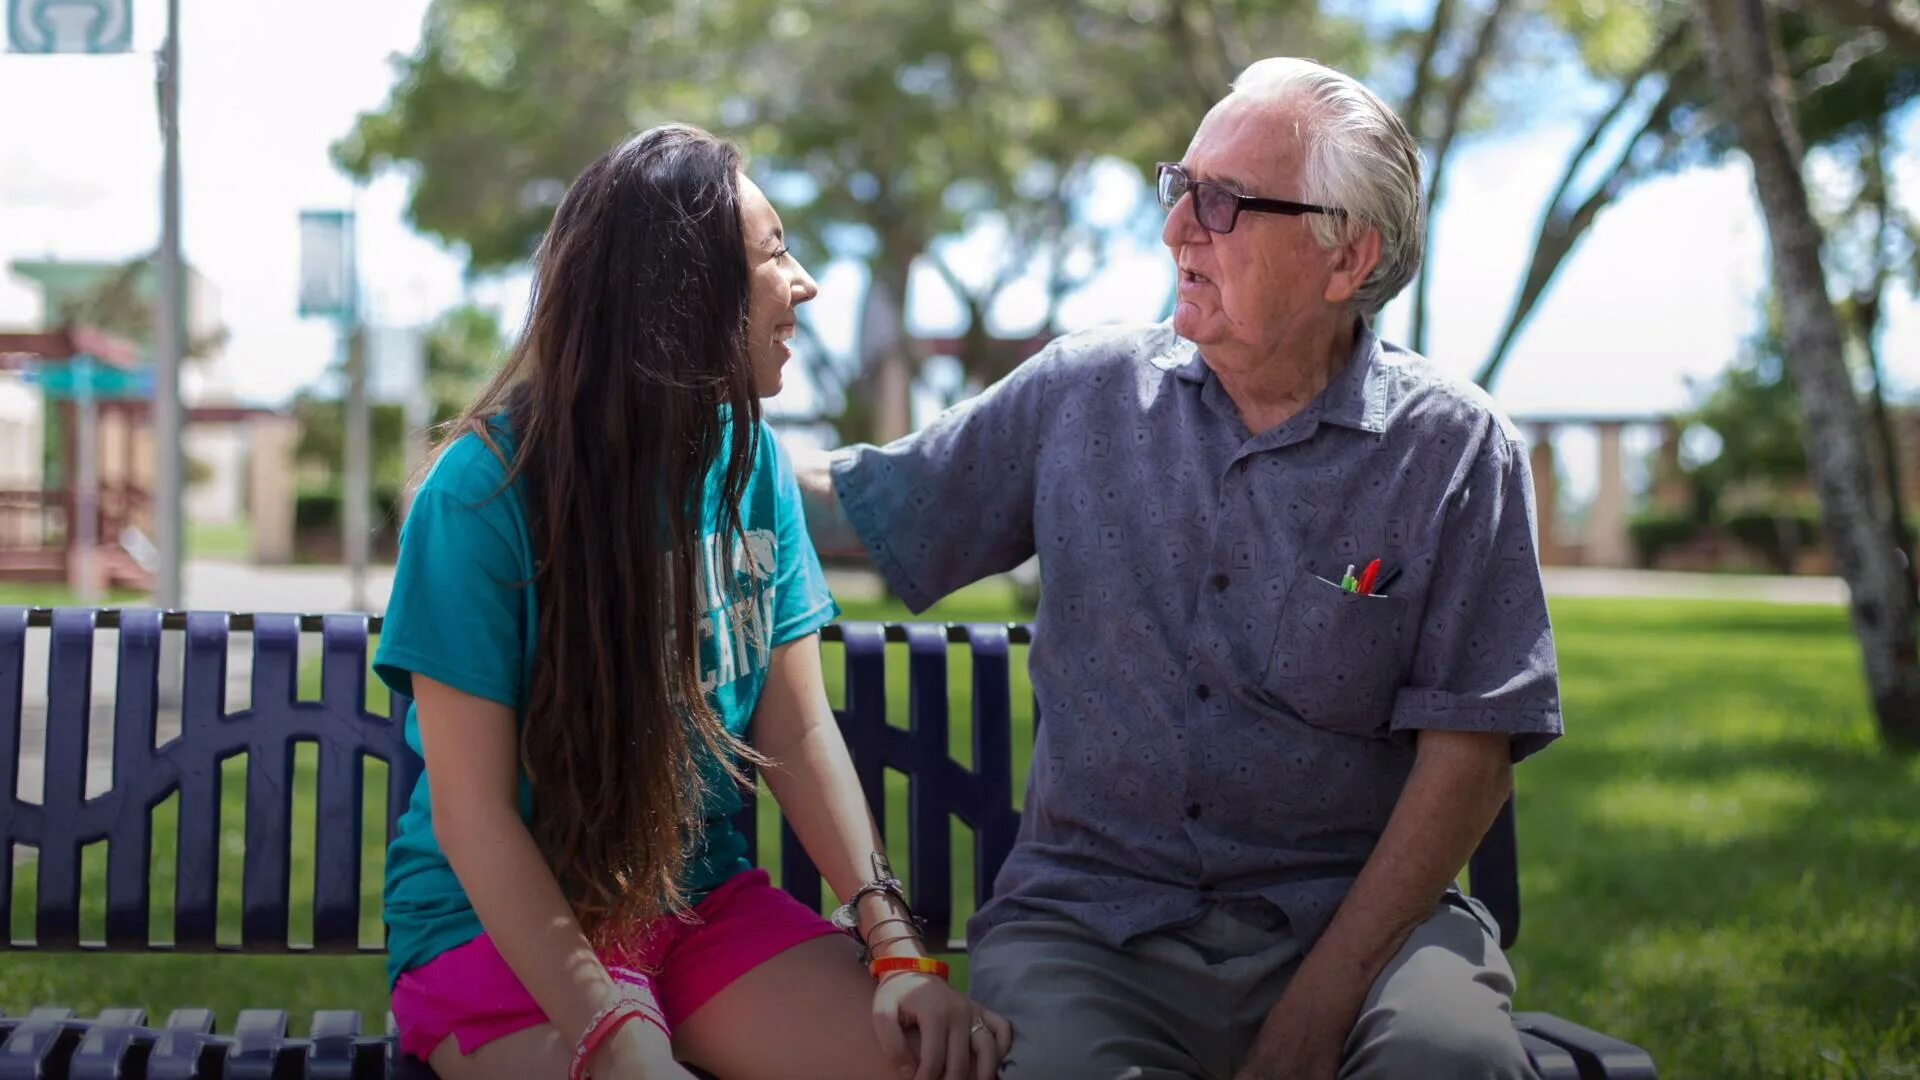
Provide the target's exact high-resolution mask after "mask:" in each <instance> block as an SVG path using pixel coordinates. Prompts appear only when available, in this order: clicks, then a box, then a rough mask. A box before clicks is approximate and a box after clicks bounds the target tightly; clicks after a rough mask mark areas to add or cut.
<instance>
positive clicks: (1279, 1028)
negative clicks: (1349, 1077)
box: [1234, 962, 1369, 1080]
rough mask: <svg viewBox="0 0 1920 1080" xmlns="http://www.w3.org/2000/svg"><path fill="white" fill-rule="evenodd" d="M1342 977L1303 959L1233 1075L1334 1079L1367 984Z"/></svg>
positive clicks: (1252, 1079)
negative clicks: (1326, 973)
mask: <svg viewBox="0 0 1920 1080" xmlns="http://www.w3.org/2000/svg"><path fill="white" fill-rule="evenodd" d="M1341 983H1342V980H1337V979H1334V978H1332V977H1329V976H1324V975H1321V974H1319V973H1318V972H1317V971H1316V970H1315V969H1314V967H1313V965H1312V964H1311V962H1307V963H1302V964H1301V965H1300V970H1299V971H1298V972H1297V973H1296V974H1295V975H1294V977H1293V980H1292V981H1291V982H1289V983H1288V984H1287V992H1286V993H1284V994H1282V995H1281V996H1280V1000H1279V1002H1278V1003H1276V1004H1275V1005H1274V1007H1273V1011H1272V1012H1269V1013H1268V1014H1267V1019H1266V1022H1265V1023H1263V1024H1261V1025H1260V1035H1259V1037H1258V1038H1256V1039H1255V1040H1254V1043H1253V1052H1252V1053H1251V1054H1250V1055H1249V1056H1248V1057H1247V1061H1246V1064H1244V1065H1242V1066H1241V1067H1240V1071H1239V1072H1238V1073H1236V1074H1235V1075H1234V1080H1334V1076H1335V1075H1336V1074H1337V1073H1339V1071H1340V1062H1341V1059H1342V1058H1343V1057H1344V1055H1345V1053H1346V1046H1347V1035H1348V1034H1349V1033H1350V1032H1352V1030H1353V1024H1354V1021H1355V1020H1357V1019H1358V1018H1359V1016H1360V1007H1361V1006H1362V1005H1363V1004H1365V1003H1366V1000H1367V991H1368V989H1369V987H1368V986H1366V985H1364V984H1362V985H1359V986H1354V985H1342V984H1341Z"/></svg>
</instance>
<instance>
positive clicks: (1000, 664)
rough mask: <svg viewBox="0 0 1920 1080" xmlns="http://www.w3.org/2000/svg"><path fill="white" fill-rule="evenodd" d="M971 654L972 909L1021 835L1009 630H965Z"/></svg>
mask: <svg viewBox="0 0 1920 1080" xmlns="http://www.w3.org/2000/svg"><path fill="white" fill-rule="evenodd" d="M966 630H967V643H968V646H969V647H970V648H971V649H972V650H973V693H972V695H971V700H972V708H973V772H974V783H975V784H976V785H977V786H976V788H975V794H976V796H977V797H976V798H975V799H974V800H973V806H972V808H971V814H970V816H969V820H970V821H971V822H972V825H973V905H974V910H975V911H978V910H979V909H980V908H981V906H983V905H984V904H986V902H987V899H988V897H989V896H991V895H992V891H993V882H994V879H995V878H997V877H999V876H1000V865H1001V864H1002V863H1004V862H1005V861H1006V859H1007V852H1008V851H1009V850H1011V849H1012V847H1013V839H1014V836H1015V834H1017V833H1018V832H1019V831H1020V815H1019V813H1018V812H1016V811H1015V810H1014V808H1013V674H1012V668H1013V665H1012V659H1011V651H1010V649H1009V648H1008V639H1007V628H1006V627H1004V626H998V625H990V624H977V625H972V626H968V627H967V628H966Z"/></svg>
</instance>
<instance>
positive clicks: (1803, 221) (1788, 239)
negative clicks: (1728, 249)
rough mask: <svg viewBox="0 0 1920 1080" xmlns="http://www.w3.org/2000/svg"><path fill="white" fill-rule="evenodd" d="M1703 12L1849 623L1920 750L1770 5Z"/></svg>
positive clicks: (1749, 2) (1884, 713)
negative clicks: (1765, 249)
mask: <svg viewBox="0 0 1920 1080" xmlns="http://www.w3.org/2000/svg"><path fill="white" fill-rule="evenodd" d="M1698 5H1699V12H1700V15H1701V19H1700V30H1701V35H1702V37H1703V38H1704V39H1705V43H1706V46H1707V53H1708V58H1709V62H1710V63H1711V64H1712V65H1713V68H1714V71H1715V74H1716V77H1717V78H1716V81H1717V83H1718V85H1719V86H1720V87H1721V88H1722V90H1723V92H1724V94H1725V97H1724V98H1723V101H1724V102H1725V106H1726V110H1727V112H1728V113H1729V114H1730V117H1731V119H1732V120H1733V123H1734V126H1735V128H1736V130H1737V131H1738V134H1739V137H1740V144H1741V146H1742V148H1743V149H1745V150H1746V153H1747V157H1748V158H1749V159H1750V160H1751V161H1752V163H1753V177H1754V186H1755V188H1756V189H1757V191H1758V193H1759V199H1760V206H1761V209H1762V211H1763V212H1764V214H1765V217H1766V221H1767V236H1768V240H1769V243H1770V246H1771V248H1772V255H1773V279H1774V290H1775V292H1776V294H1777V295H1778V296H1779V298H1780V305H1781V311H1782V314H1783V317H1784V326H1785V331H1786V339H1787V351H1786V358H1787V365H1788V369H1789V370H1790V371H1791V373H1792V375H1793V381H1794V387H1795V390H1796V391H1797V395H1798V397H1799V401H1800V415H1801V419H1802V421H1803V423H1804V425H1805V429H1806V440H1807V462H1808V465H1809V467H1810V468H1811V470H1812V472H1813V479H1814V486H1815V489H1816V490H1817V491H1818V493H1819V496H1820V509H1821V515H1822V519H1823V521H1824V522H1825V525H1826V532H1827V537H1828V544H1829V546H1830V548H1831V550H1832V552H1833V558H1834V562H1835V564H1836V566H1837V568H1838V570H1839V572H1840V574H1841V575H1842V576H1843V577H1844V578H1845V579H1846V582H1847V587H1848V590H1849V592H1850V594H1851V597H1850V600H1849V604H1848V608H1849V613H1850V615H1851V617H1852V622H1853V630H1854V634H1855V636H1856V637H1857V638H1858V639H1859V641H1860V651H1861V654H1862V660H1863V661H1864V663H1865V667H1866V675H1867V688H1868V691H1869V693H1870V695H1871V697H1872V699H1873V706H1874V712H1875V714H1876V715H1877V717H1878V718H1879V722H1880V732H1881V736H1882V737H1883V738H1884V739H1885V740H1886V741H1887V742H1888V743H1890V744H1893V745H1898V746H1909V747H1920V662H1916V660H1917V657H1916V648H1915V637H1914V605H1913V599H1912V594H1911V593H1910V592H1909V591H1908V589H1907V587H1906V582H1905V580H1904V575H1903V573H1902V572H1901V567H1900V560H1899V557H1898V554H1897V552H1896V551H1895V549H1894V546H1893V545H1892V544H1891V543H1889V542H1888V537H1887V532H1886V529H1885V528H1884V527H1883V525H1882V523H1881V521H1880V520H1879V515H1878V514H1877V513H1875V508H1874V503H1875V500H1874V497H1873V470H1872V468H1871V467H1870V466H1869V463H1868V457H1867V448H1866V441H1865V439H1864V438H1863V436H1862V434H1861V432H1862V423H1861V420H1862V417H1861V415H1860V404H1859V401H1858V400H1857V399H1856V398H1855V397H1854V390H1853V385H1852V382H1851V380H1850V379H1849V377H1848V373H1847V366H1846V358H1845V355H1844V353H1843V347H1842V340H1843V339H1842V336H1841V331H1840V320H1839V317H1838V315H1836V314H1835V312H1834V309H1833V303H1832V301H1831V300H1829V299H1828V297H1827V290H1826V277H1825V273H1824V271H1823V270H1822V267H1821V264H1820V247H1821V243H1822V240H1823V236H1822V234H1821V231H1820V226H1819V225H1818V224H1817V223H1816V222H1815V221H1814V217H1813V212H1812V210H1811V209H1810V207H1809V206H1808V202H1807V190H1806V184H1805V181H1804V179H1803V178H1802V176H1801V172H1800V162H1801V154H1802V147H1801V142H1800V136H1799V132H1798V130H1797V128H1796V127H1795V123H1794V119H1793V111H1792V108H1791V105H1790V101H1789V97H1788V95H1789V94H1790V93H1791V87H1790V84H1789V83H1788V82H1787V80H1786V76H1785V74H1784V72H1785V67H1784V64H1783V63H1782V62H1781V58H1780V46H1779V38H1778V36H1777V31H1776V29H1775V27H1774V24H1773V21H1772V18H1771V13H1770V12H1769V11H1768V9H1767V7H1766V4H1765V3H1764V0H1698Z"/></svg>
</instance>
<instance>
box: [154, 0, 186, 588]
mask: <svg viewBox="0 0 1920 1080" xmlns="http://www.w3.org/2000/svg"><path fill="white" fill-rule="evenodd" d="M160 132H161V139H162V140H163V143H164V146H165V149H164V151H163V153H164V161H165V164H164V166H163V167H162V170H161V181H160V254H159V262H160V306H159V307H158V308H156V309H155V311H154V320H153V330H154V333H153V345H154V370H153V377H154V378H153V382H154V385H153V450H154V459H155V462H156V466H155V472H156V475H155V477H154V480H155V488H156V491H155V498H154V504H153V525H154V532H155V533H157V534H158V535H156V536H155V537H154V546H155V547H157V548H158V549H159V552H160V573H159V578H158V580H157V581H156V583H155V585H156V587H155V590H154V600H155V602H156V603H157V604H158V606H160V607H162V608H177V607H180V606H181V601H182V597H181V581H180V554H181V553H180V549H181V523H180V479H181V477H180V474H181V448H180V442H181V434H182V424H181V409H180V361H181V357H182V356H183V355H184V354H185V352H186V338H187V333H186V322H187V303H186V300H187V297H186V281H185V268H184V266H183V264H182V262H181V259H180V0H167V40H166V42H165V43H164V44H163V45H162V46H161V47H160Z"/></svg>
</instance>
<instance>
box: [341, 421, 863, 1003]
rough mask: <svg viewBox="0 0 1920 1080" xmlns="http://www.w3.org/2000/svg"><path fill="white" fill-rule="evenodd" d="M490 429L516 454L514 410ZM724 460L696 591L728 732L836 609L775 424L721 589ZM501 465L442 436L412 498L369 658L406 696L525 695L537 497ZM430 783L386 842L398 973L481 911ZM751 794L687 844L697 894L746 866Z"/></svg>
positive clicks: (719, 811) (410, 731) (708, 678)
mask: <svg viewBox="0 0 1920 1080" xmlns="http://www.w3.org/2000/svg"><path fill="white" fill-rule="evenodd" d="M493 430H494V433H495V443H496V445H498V446H499V447H500V449H501V450H502V452H504V453H506V454H507V455H509V456H511V455H512V453H513V442H512V439H511V436H510V434H509V433H508V432H507V431H506V429H505V426H504V422H496V423H495V424H494V427H493ZM723 445H724V443H723ZM722 469H723V463H716V464H715V467H714V468H713V469H712V470H710V471H709V473H708V475H707V496H706V500H705V504H706V510H707V513H706V520H705V521H704V522H703V523H702V525H701V533H702V540H701V552H702V556H701V565H702V566H704V567H706V568H708V569H707V578H706V581H705V583H704V584H703V587H702V589H701V597H702V604H703V605H704V607H705V608H706V614H705V615H704V616H703V618H702V619H701V624H700V625H701V660H700V664H701V669H700V683H701V686H702V687H703V688H705V689H706V690H707V694H708V698H709V700H710V701H711V702H712V704H713V707H714V709H715V711H716V712H717V713H718V714H719V716H720V718H721V720H722V721H723V722H724V723H725V724H726V727H727V730H728V731H731V732H733V733H734V734H735V735H737V736H741V737H743V738H744V737H745V736H746V734H747V730H748V726H749V724H750V722H751V720H752V718H753V710H754V706H755V705H757V704H758V703H759V700H760V691H761V689H762V687H763V686H764V685H765V684H766V673H767V664H768V661H769V658H770V657H769V653H770V651H771V649H773V648H775V647H777V646H780V645H784V644H786V643H787V642H790V641H793V640H795V639H798V638H802V637H805V636H806V635H808V634H811V633H813V632H815V631H817V630H819V629H820V627H822V626H824V625H825V624H827V623H828V622H830V621H832V620H833V618H834V617H835V616H837V615H838V614H839V608H838V606H836V605H835V603H834V601H833V596H832V594H831V593H829V592H828V591H827V584H826V575H825V574H824V573H823V572H822V570H821V568H820V560H819V557H818V556H817V555H816V554H815V553H814V550H813V544H812V542H811V541H810V540H809V539H808V537H807V530H806V519H805V516H804V513H803V511H802V508H801V504H800V493H799V489H798V487H796V486H795V483H794V478H793V466H792V463H791V462H790V461H789V460H788V458H787V456H786V452H785V451H784V450H783V449H782V448H781V447H780V444H779V442H778V440H776V439H775V438H774V435H773V432H772V430H771V429H769V428H768V427H767V426H766V425H765V424H762V425H761V426H760V431H759V440H758V449H757V451H756V453H755V456H754V463H753V473H752V476H751V478H750V480H749V481H748V484H747V488H746V494H745V497H744V499H743V501H742V504H741V507H740V522H741V527H742V529H743V530H744V532H745V537H744V540H745V544H744V549H743V550H742V551H740V552H739V553H738V554H737V556H736V558H735V559H734V560H733V561H734V565H735V568H736V569H735V575H736V580H735V583H734V588H733V589H732V590H727V592H730V594H731V601H732V602H731V604H730V603H729V600H728V599H727V598H725V597H723V596H722V595H721V594H722V590H720V589H718V588H716V587H715V586H716V585H717V582H715V581H714V580H713V578H712V568H713V567H714V566H715V565H716V564H717V562H718V560H717V559H715V558H713V553H714V550H715V549H714V545H715V538H716V535H717V534H718V533H719V532H720V526H719V511H718V504H719V498H718V492H719V488H720V483H721V480H722ZM506 476H507V468H506V466H505V465H504V464H502V463H501V461H500V459H499V458H498V457H496V456H495V455H494V453H493V451H492V450H490V449H488V447H487V446H486V445H485V443H483V442H482V441H481V440H480V439H479V438H478V437H477V436H474V435H471V434H469V435H464V436H461V437H460V438H459V439H457V440H455V441H454V443H453V444H452V445H450V446H449V447H447V449H446V452H445V453H444V454H443V455H442V456H441V457H440V460H439V461H438V462H436V463H435V464H434V467H433V470H432V471H431V472H430V473H429V474H428V476H427V479H426V481H425V482H424V483H423V484H422V485H421V488H420V491H419V494H418V495H416V496H415V498H414V501H413V506H412V509H411V510H410V511H409V512H408V514H407V520H406V524H405V527H404V528H403V529H402V530H401V534H400V561H399V565H398V566H397V567H396V569H395V573H394V580H393V593H392V596H391V598H390V599H389V600H388V602H387V614H386V623H385V626H384V628H383V630H382V632H381V635H380V648H379V650H378V652H377V653H376V654H375V656H374V670H375V671H376V672H377V673H378V674H379V676H380V678H381V679H382V680H383V681H385V682H386V684H387V685H388V686H389V687H390V688H392V689H393V690H394V691H395V692H396V693H400V694H406V695H408V696H409V697H411V696H412V693H413V676H414V675H416V674H419V675H424V676H426V677H427V678H429V679H432V680H434V681H436V682H439V683H442V684H444V685H447V686H450V687H453V688H454V689H456V690H460V691H463V692H465V693H468V694H472V695H473V696H475V697H479V698H485V699H487V700H489V701H496V702H499V703H500V704H502V705H506V706H508V707H509V708H512V709H514V710H516V712H518V711H519V710H521V709H522V708H523V706H524V703H525V697H526V692H527V688H528V685H529V683H530V681H531V677H532V673H533V658H534V633H535V628H536V627H537V625H538V613H537V611H536V609H535V606H534V592H533V587H532V586H531V585H530V584H528V583H529V582H531V581H532V579H533V545H532V543H531V541H530V537H529V533H528V530H527V515H526V507H525V504H524V503H523V501H522V499H521V496H520V492H519V489H518V485H517V484H516V485H515V486H514V487H512V488H503V485H504V484H505V481H506ZM742 603H751V604H753V605H755V606H756V607H757V608H758V611H757V615H758V622H759V625H760V626H764V627H770V628H771V633H770V634H769V635H767V639H766V641H764V642H756V641H754V640H752V635H750V634H749V633H748V632H747V627H746V626H745V625H743V623H744V622H746V621H747V620H746V619H743V618H742V612H741V610H740V609H739V608H738V607H737V606H735V605H738V604H742ZM751 618H752V615H748V616H747V619H751ZM521 721H522V722H525V716H524V714H522V715H521ZM406 739H407V744H408V745H409V746H411V747H412V748H413V749H414V752H415V753H420V752H421V748H420V722H419V717H418V716H417V714H416V710H413V709H409V710H408V712H407V718H406ZM715 772H716V773H717V772H718V767H717V763H716V765H715ZM431 782H432V776H431V775H430V774H428V773H423V774H422V775H421V777H420V782H419V783H418V784H417V785H416V786H415V787H414V790H413V796H412V799H411V801H410V802H409V803H408V805H407V809H406V812H405V813H404V814H403V815H402V816H401V818H400V824H399V831H398V835H396V836H395V837H394V840H393V843H392V844H391V845H389V847H388V849H387V868H386V889H385V907H386V921H387V929H388V937H387V976H388V979H389V981H392V980H396V979H398V978H399V977H400V973H401V972H404V971H408V970H411V969H413V968H416V967H419V966H420V965H422V964H425V963H426V962H427V961H429V960H432V959H433V958H434V957H436V956H439V955H440V954H441V953H443V952H446V951H447V950H449V949H452V948H455V947H457V946H460V945H464V944H466V943H467V942H469V941H471V940H473V939H474V938H476V937H478V936H479V935H480V930H481V927H480V919H479V917H478V916H477V915H475V914H474V910H473V905H472V904H471V903H470V902H469V901H468V900H467V894H466V892H465V891H464V890H463V889H462V888H461V887H460V882H459V880H458V879H457V878H456V877H455V876H454V873H453V868H452V867H451V866H449V865H448V864H447V860H446V856H445V855H444V854H442V853H441V851H440V845H439V844H438V843H437V842H436V841H435V839H434V835H433V801H432V798H431V796H430V794H429V790H430V789H429V787H428V785H429V784H430V783H431ZM741 805H742V803H741V798H740V793H739V792H738V791H736V790H734V788H733V786H732V785H730V784H724V783H722V784H720V785H718V786H716V788H715V789H714V795H713V797H712V798H711V799H710V800H709V802H708V805H707V807H706V818H707V823H706V828H705V831H704V837H703V842H702V845H701V847H700V848H699V849H697V850H695V851H693V852H691V853H690V855H689V861H688V874H687V880H686V881H685V882H684V885H685V887H686V889H687V890H688V892H689V893H690V894H691V895H692V896H693V897H694V899H696V900H697V899H698V898H699V897H701V896H703V895H705V894H706V893H708V892H711V891H712V890H713V889H715V888H717V887H719V886H720V885H721V884H722V883H724V882H725V881H727V879H729V878H731V877H733V876H734V875H736V874H739V873H741V872H743V871H745V870H747V869H749V864H748V861H747V856H746V851H747V843H746V838H745V837H744V836H742V835H741V834H740V832H739V830H737V829H736V828H734V825H733V822H732V815H733V814H734V813H736V812H737V811H738V810H739V809H740V807H741ZM520 813H521V816H522V817H523V818H525V819H526V820H528V821H529V822H531V821H532V814H533V795H532V789H531V788H530V786H529V785H528V783H527V780H526V777H525V776H524V775H523V776H522V777H521V780H520Z"/></svg>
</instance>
